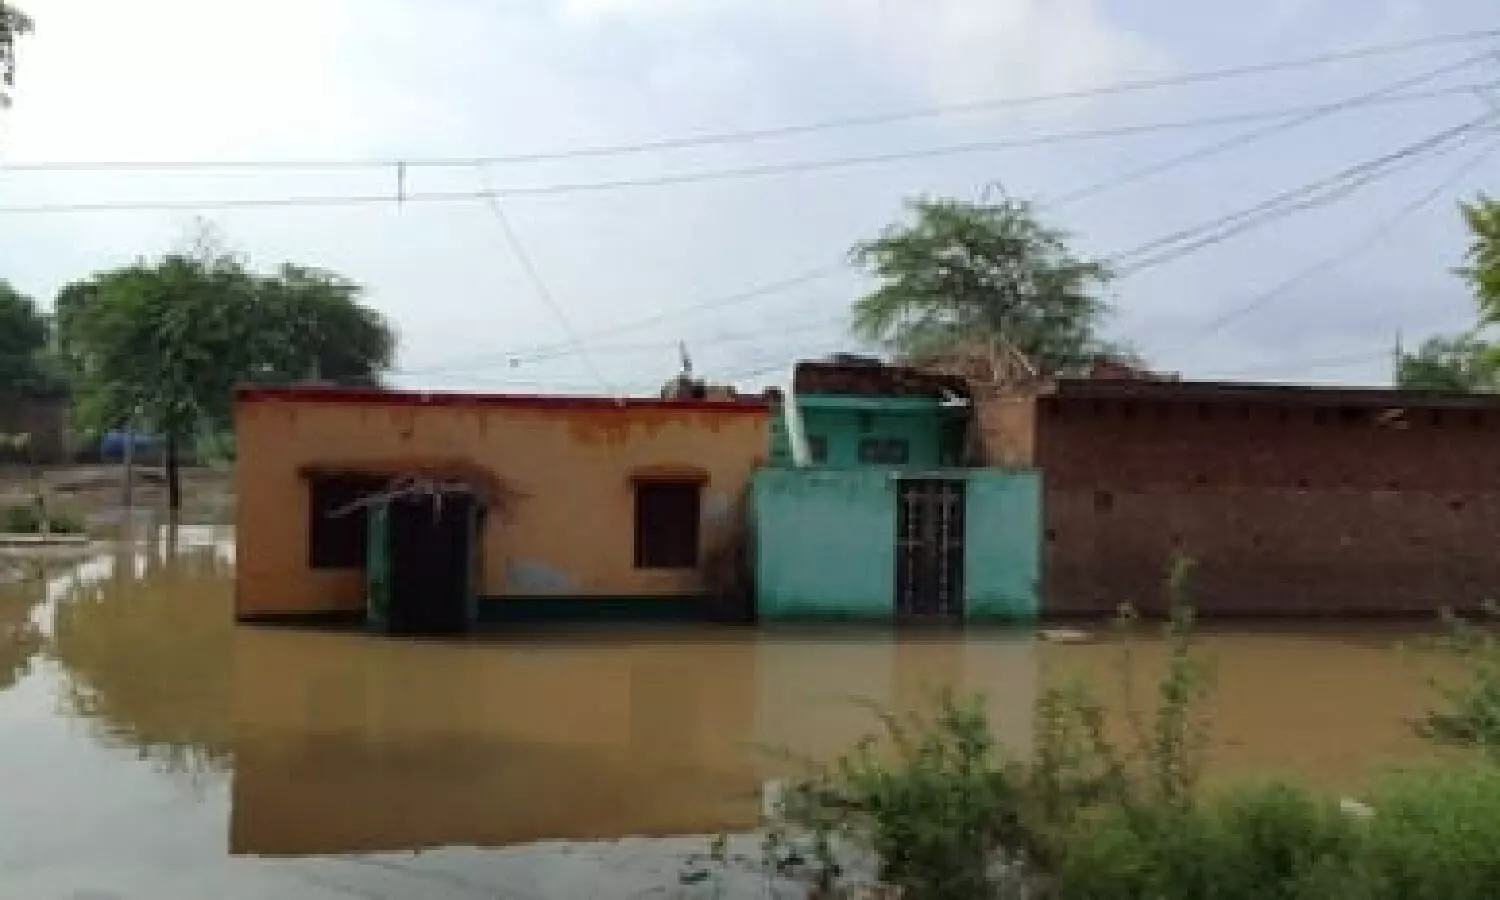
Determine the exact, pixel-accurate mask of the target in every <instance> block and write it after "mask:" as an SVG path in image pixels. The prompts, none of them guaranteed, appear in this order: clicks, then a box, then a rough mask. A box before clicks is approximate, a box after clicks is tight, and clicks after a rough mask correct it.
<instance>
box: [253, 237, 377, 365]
mask: <svg viewBox="0 0 1500 900" xmlns="http://www.w3.org/2000/svg"><path fill="white" fill-rule="evenodd" d="M259 292H260V294H259V299H260V303H261V304H262V305H263V306H264V312H265V315H267V316H268V317H270V318H271V319H273V320H274V321H276V322H277V323H278V328H277V329H276V333H278V334H279V335H283V336H285V338H286V340H280V341H279V342H278V343H277V344H276V345H275V346H271V347H267V348H266V352H267V359H268V360H271V362H270V366H271V368H270V369H269V370H267V371H265V372H263V373H261V374H260V375H259V376H258V379H259V380H262V381H273V382H287V381H298V380H301V379H304V378H308V377H309V376H311V377H313V378H315V379H317V380H320V381H329V382H332V383H334V384H341V385H351V386H365V387H368V386H374V385H377V384H379V383H380V374H381V373H382V372H384V371H385V370H387V369H389V368H390V367H391V364H392V363H393V362H394V360H395V354H396V341H395V335H394V334H393V333H392V331H391V328H390V326H389V325H388V324H386V322H385V319H384V318H383V317H382V316H381V315H380V314H379V313H377V312H376V311H375V310H373V309H370V308H369V307H367V306H361V305H360V304H359V303H358V302H357V301H358V299H359V295H360V292H361V288H360V286H359V285H357V284H355V283H354V282H352V281H350V280H349V279H347V278H344V277H343V276H341V275H337V274H335V273H333V272H328V271H325V270H323V269H313V268H307V267H304V266H296V265H291V264H290V263H288V264H286V265H283V266H282V267H281V268H280V269H279V270H278V271H277V272H276V274H275V275H273V276H271V277H269V278H263V279H260V283H259Z"/></svg>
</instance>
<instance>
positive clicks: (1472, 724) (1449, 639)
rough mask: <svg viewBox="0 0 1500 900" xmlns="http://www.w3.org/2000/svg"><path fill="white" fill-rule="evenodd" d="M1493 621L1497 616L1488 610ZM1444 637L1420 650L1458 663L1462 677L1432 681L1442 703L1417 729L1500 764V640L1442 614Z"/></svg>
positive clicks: (1482, 626) (1479, 627)
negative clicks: (1471, 749) (1438, 654)
mask: <svg viewBox="0 0 1500 900" xmlns="http://www.w3.org/2000/svg"><path fill="white" fill-rule="evenodd" d="M1486 611H1487V613H1488V616H1489V617H1490V618H1492V619H1493V618H1494V617H1495V616H1496V615H1497V610H1496V609H1495V608H1494V607H1493V606H1487V607H1486ZM1443 624H1444V635H1443V636H1442V637H1440V638H1438V639H1437V640H1434V641H1427V642H1424V643H1423V644H1422V645H1421V647H1422V648H1423V649H1426V650H1428V651H1433V652H1438V653H1443V654H1446V655H1449V656H1451V657H1453V658H1454V659H1456V660H1457V661H1458V663H1459V665H1460V669H1461V672H1462V674H1461V676H1460V677H1459V678H1458V680H1456V681H1452V680H1442V679H1432V680H1431V684H1432V687H1433V689H1434V690H1435V691H1436V692H1437V693H1438V695H1439V697H1440V698H1441V699H1442V701H1443V706H1442V708H1440V709H1435V710H1432V711H1431V712H1429V713H1428V714H1427V715H1426V716H1425V717H1424V718H1423V720H1422V721H1421V722H1419V723H1418V726H1417V727H1418V731H1419V733H1421V734H1422V735H1423V736H1424V737H1427V738H1428V739H1430V740H1433V741H1437V742H1439V743H1442V744H1448V745H1453V746H1461V747H1473V748H1477V749H1479V750H1482V751H1485V752H1487V753H1489V754H1491V755H1492V756H1495V757H1497V758H1500V638H1497V637H1496V635H1495V632H1494V629H1493V628H1491V627H1489V626H1488V624H1486V623H1480V622H1476V621H1471V620H1469V619H1464V618H1461V617H1459V616H1456V615H1453V614H1452V613H1449V612H1445V613H1444V614H1443Z"/></svg>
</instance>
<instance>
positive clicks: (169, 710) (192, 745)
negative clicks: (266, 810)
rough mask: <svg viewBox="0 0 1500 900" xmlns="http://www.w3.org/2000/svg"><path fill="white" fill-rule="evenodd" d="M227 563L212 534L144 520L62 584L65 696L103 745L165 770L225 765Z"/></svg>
mask: <svg viewBox="0 0 1500 900" xmlns="http://www.w3.org/2000/svg"><path fill="white" fill-rule="evenodd" d="M231 583H232V581H231V570H230V567H229V564H228V562H227V560H226V559H225V558H224V554H223V553H222V551H221V550H220V549H219V548H218V547H217V546H216V545H215V543H214V542H213V541H212V536H211V533H209V532H206V531H205V530H204V529H196V530H193V531H189V532H187V533H183V532H179V531H178V530H176V529H172V528H161V529H156V528H152V529H150V530H149V531H148V532H147V537H146V539H145V540H144V541H141V542H135V541H122V542H121V543H120V544H119V545H118V546H117V547H116V548H115V550H114V552H113V553H112V554H111V555H109V556H107V557H102V558H99V559H96V560H93V561H91V564H89V565H85V566H80V567H78V568H77V569H76V570H75V571H74V572H73V574H72V576H71V577H70V578H67V579H65V580H63V581H62V582H61V583H60V584H59V585H58V587H59V588H60V590H59V591H58V594H59V595H60V596H58V597H57V602H56V607H55V613H54V616H53V626H52V641H51V644H50V647H49V654H50V656H51V657H52V658H53V659H55V660H56V661H57V662H58V663H59V664H60V665H61V667H62V670H63V673H64V677H63V679H62V682H63V683H62V684H61V685H60V689H61V690H60V693H61V696H62V701H63V703H64V705H65V707H66V710H67V712H68V713H69V714H71V715H74V716H77V717H81V718H84V719H86V720H87V721H88V722H89V724H90V726H91V728H92V729H93V732H94V734H95V735H96V736H97V737H99V738H100V739H101V740H102V741H104V742H105V743H106V744H107V745H109V746H124V747H129V748H132V749H134V750H135V751H136V753H137V755H138V756H139V757H140V758H141V759H146V760H150V761H151V762H152V763H154V764H156V765H157V766H159V767H160V768H162V769H164V770H166V771H170V772H180V773H187V774H194V775H201V774H205V773H210V772H216V771H224V770H226V769H227V768H228V763H229V751H230V743H231V740H230V734H229V722H228V719H227V713H228V697H229V691H228V685H229V666H228V661H227V658H226V654H227V652H228V650H229V641H228V638H229V634H230V632H229V628H228V624H227V619H228V615H229V608H230V593H229V590H230V585H231Z"/></svg>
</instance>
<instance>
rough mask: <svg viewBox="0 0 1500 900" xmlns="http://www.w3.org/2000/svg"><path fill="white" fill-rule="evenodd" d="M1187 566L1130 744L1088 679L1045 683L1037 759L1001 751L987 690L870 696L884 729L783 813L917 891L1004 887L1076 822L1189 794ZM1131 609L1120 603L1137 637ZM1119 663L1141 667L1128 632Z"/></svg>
mask: <svg viewBox="0 0 1500 900" xmlns="http://www.w3.org/2000/svg"><path fill="white" fill-rule="evenodd" d="M1188 571H1189V570H1188V566H1187V564H1186V563H1185V562H1183V561H1174V563H1173V568H1172V570H1171V573H1170V574H1169V577H1168V581H1167V585H1168V588H1167V589H1168V594H1169V600H1170V601H1171V607H1172V617H1171V619H1170V621H1169V623H1168V624H1167V626H1166V638H1167V644H1168V649H1169V653H1168V662H1167V671H1166V674H1165V675H1164V676H1163V678H1162V681H1161V683H1160V685H1159V686H1158V689H1157V692H1156V701H1157V702H1156V706H1155V709H1154V711H1153V712H1152V714H1151V716H1150V718H1149V722H1150V724H1149V725H1147V721H1148V719H1147V717H1146V716H1145V715H1143V714H1142V713H1140V712H1139V710H1138V709H1137V708H1136V707H1135V704H1134V702H1133V701H1132V702H1131V703H1130V704H1129V706H1130V710H1129V711H1128V713H1127V715H1128V716H1129V720H1130V724H1131V726H1132V728H1131V730H1132V731H1133V733H1134V736H1135V739H1134V741H1133V745H1132V746H1130V747H1124V748H1122V747H1120V746H1117V745H1116V744H1114V743H1113V742H1112V741H1111V740H1110V738H1109V727H1108V726H1109V721H1108V715H1107V713H1106V711H1105V709H1104V707H1103V705H1102V704H1100V703H1099V702H1098V701H1097V700H1096V699H1095V698H1094V696H1093V695H1092V694H1091V693H1090V692H1089V691H1088V690H1087V688H1086V687H1084V686H1083V685H1079V684H1075V685H1071V686H1067V687H1064V688H1053V689H1048V690H1046V691H1044V692H1043V693H1042V694H1041V696H1040V697H1039V699H1038V702H1037V706H1036V710H1035V714H1036V715H1035V718H1036V740H1035V744H1034V746H1033V747H1032V748H1031V749H1032V757H1031V759H1029V760H1018V759H1014V758H1012V757H1010V756H1008V755H1006V753H1005V751H1004V750H1003V749H1002V748H1001V747H999V746H998V744H997V742H996V740H995V738H994V732H993V729H992V728H991V726H990V722H989V720H988V719H987V717H986V716H985V713H984V705H983V701H982V698H978V697H970V698H958V697H954V696H953V695H952V694H949V693H943V694H940V695H939V696H938V697H937V701H936V705H935V712H934V713H933V714H932V715H930V716H927V717H922V716H897V715H895V714H893V713H891V712H889V711H886V710H882V709H878V708H877V709H875V714H876V716H877V718H878V720H879V722H880V725H881V729H880V732H879V733H878V734H877V735H875V736H872V737H870V738H867V739H866V740H864V741H862V742H860V743H859V744H858V745H857V746H856V747H855V748H854V749H853V751H851V752H850V753H849V754H847V755H845V756H843V757H841V758H840V759H838V760H837V761H836V762H835V763H834V764H833V765H831V766H828V767H819V768H817V769H816V770H815V772H814V773H813V774H812V775H811V776H810V777H809V778H808V779H806V780H805V781H804V782H802V783H801V784H799V785H798V786H796V788H795V789H794V790H793V791H792V792H790V794H789V797H790V798H791V799H792V801H793V802H791V803H789V804H788V805H787V808H786V810H785V812H786V814H787V816H788V818H789V819H790V820H791V821H793V822H795V823H797V824H798V825H800V826H802V827H804V828H805V829H808V830H809V831H811V832H812V833H814V834H816V835H820V836H824V837H825V839H826V836H827V835H828V834H830V833H834V832H838V833H841V834H843V835H845V836H847V837H849V838H851V839H853V840H854V841H856V842H858V843H861V844H863V845H865V846H867V847H868V848H869V849H870V850H872V851H873V852H874V853H875V854H876V856H877V858H878V859H879V860H880V865H881V872H880V875H881V879H882V881H884V882H885V883H888V884H890V885H893V886H896V887H897V888H899V889H900V890H901V891H902V896H903V897H907V898H910V900H948V898H954V900H958V898H963V900H969V898H977V897H990V896H997V895H998V894H999V892H1001V891H1002V890H1006V889H1017V890H1019V889H1021V887H1022V885H1021V884H1019V883H1018V882H1022V881H1024V879H1023V878H1022V877H1021V876H1019V875H1018V872H1038V871H1040V872H1046V871H1051V870H1054V869H1055V868H1056V867H1057V866H1058V865H1060V864H1061V862H1062V861H1063V860H1064V859H1065V858H1066V856H1067V854H1068V852H1069V847H1070V844H1071V842H1072V841H1074V840H1075V839H1076V837H1077V834H1078V832H1079V830H1080V829H1081V828H1084V827H1086V825H1087V823H1088V822H1089V821H1091V820H1092V819H1095V818H1097V817H1098V816H1099V815H1100V814H1102V812H1118V813H1120V814H1122V815H1125V816H1126V817H1127V818H1128V819H1130V820H1132V821H1135V820H1142V821H1144V820H1145V819H1147V818H1149V817H1150V816H1153V815H1156V814H1158V813H1159V812H1160V811H1162V810H1169V811H1172V812H1174V813H1176V814H1184V813H1186V812H1187V811H1188V810H1190V809H1191V807H1192V802H1193V797H1194V793H1195V791H1196V787H1197V782H1198V776H1199V773H1200V771H1201V768H1202V757H1203V753H1204V751H1205V750H1206V744H1207V724H1206V719H1204V717H1203V716H1202V715H1201V713H1200V712H1199V711H1198V709H1197V704H1198V702H1199V701H1200V700H1201V699H1202V698H1203V697H1204V696H1205V694H1206V692H1207V679H1206V672H1207V670H1206V667H1205V666H1204V665H1203V664H1202V662H1201V661H1200V660H1199V659H1198V658H1197V656H1196V654H1195V653H1194V652H1193V650H1192V646H1191V635H1192V626H1193V620H1192V615H1191V612H1190V611H1189V610H1188V608H1187V606H1186V604H1185V602H1184V596H1185V590H1186V580H1187V575H1188ZM1136 621H1137V620H1136V618H1135V617H1134V614H1133V613H1131V612H1130V611H1128V610H1126V611H1123V612H1122V615H1121V619H1120V622H1119V628H1120V630H1121V631H1122V633H1125V634H1126V635H1127V637H1128V634H1129V632H1130V631H1132V630H1133V628H1134V627H1135V624H1136ZM1121 653H1122V656H1121V667H1122V669H1123V670H1125V672H1124V674H1125V676H1126V677H1131V673H1132V672H1133V669H1134V662H1133V657H1132V656H1131V648H1130V642H1129V641H1128V640H1126V641H1124V642H1122V651H1121Z"/></svg>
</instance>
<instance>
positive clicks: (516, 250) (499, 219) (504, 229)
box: [485, 190, 614, 394]
mask: <svg viewBox="0 0 1500 900" xmlns="http://www.w3.org/2000/svg"><path fill="white" fill-rule="evenodd" d="M485 201H486V204H485V205H486V206H487V208H488V209H489V210H490V212H491V213H492V214H493V215H494V217H495V223H496V224H497V225H499V226H500V233H501V234H502V236H504V238H505V242H506V244H508V245H509V246H510V250H511V252H512V253H513V254H515V257H516V261H517V262H519V263H520V264H521V271H522V272H524V273H525V274H526V279H527V280H528V281H530V282H531V287H532V289H533V290H535V291H536V293H537V296H538V297H541V298H542V301H543V302H545V303H546V304H547V307H548V308H549V309H551V310H552V314H553V315H554V316H556V318H557V322H558V324H559V325H561V326H562V329H563V333H564V334H566V335H567V336H568V339H569V340H570V341H572V343H573V347H574V349H576V350H577V352H578V355H579V356H581V357H582V358H583V363H584V365H585V366H587V367H588V370H589V374H590V375H592V376H593V377H594V378H595V379H596V380H597V381H598V382H599V385H600V386H601V387H602V388H604V392H605V393H606V394H613V393H614V389H613V388H612V387H611V386H610V383H609V381H608V380H607V379H606V378H605V377H604V373H603V372H601V371H599V367H598V365H596V364H595V363H594V357H593V355H592V354H590V353H589V352H588V348H587V347H585V346H584V344H583V341H582V340H580V339H579V337H578V332H577V331H575V330H574V328H573V323H572V322H571V321H570V320H569V319H568V314H567V313H566V312H564V311H563V308H562V304H560V303H558V302H557V298H556V297H554V296H553V295H552V291H551V290H550V289H549V288H548V287H547V282H546V281H544V280H543V279H542V275H541V273H540V272H539V271H537V267H536V264H535V263H534V262H533V261H532V259H531V254H529V253H527V252H526V246H525V245H524V244H522V243H521V236H520V235H518V234H517V233H516V229H515V226H513V225H512V224H511V222H510V216H508V215H506V214H505V207H504V206H502V205H501V204H500V199H499V198H498V197H497V196H496V195H495V192H494V191H493V190H488V191H486V192H485Z"/></svg>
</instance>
